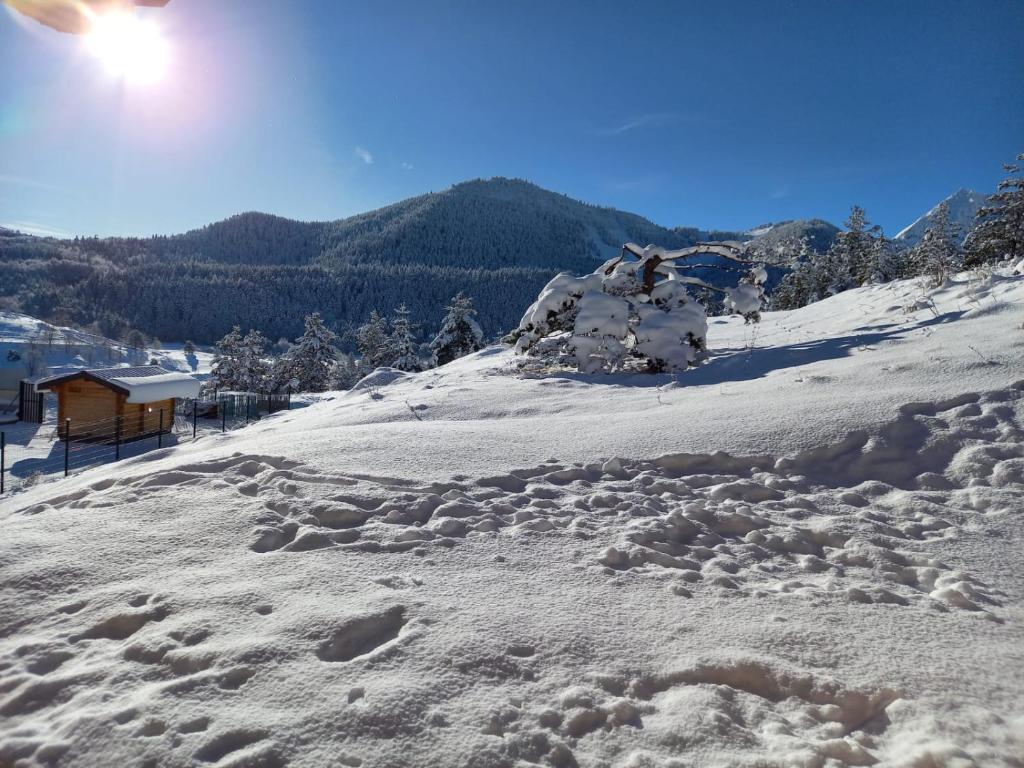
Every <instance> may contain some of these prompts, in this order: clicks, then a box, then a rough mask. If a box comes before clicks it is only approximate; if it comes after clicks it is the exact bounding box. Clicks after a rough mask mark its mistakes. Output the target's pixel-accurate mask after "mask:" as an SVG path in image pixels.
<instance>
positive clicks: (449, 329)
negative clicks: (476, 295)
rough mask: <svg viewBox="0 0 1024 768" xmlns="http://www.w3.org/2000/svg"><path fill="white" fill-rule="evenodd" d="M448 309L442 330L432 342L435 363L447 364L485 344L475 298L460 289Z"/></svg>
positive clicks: (431, 348) (442, 323)
mask: <svg viewBox="0 0 1024 768" xmlns="http://www.w3.org/2000/svg"><path fill="white" fill-rule="evenodd" d="M447 309H448V314H446V315H445V317H444V320H442V321H441V330H440V331H438V333H437V336H435V337H434V340H433V341H432V342H430V351H431V352H432V353H433V357H434V362H435V365H445V364H446V363H450V362H451V361H452V360H456V359H458V358H460V357H464V356H466V355H468V354H471V353H473V352H476V351H477V350H480V349H483V346H484V332H483V331H482V330H481V329H480V325H479V324H478V323H477V321H476V319H475V315H476V309H474V308H473V300H472V299H471V298H469V297H468V296H464V295H463V294H462V292H461V291H460V292H459V293H458V294H457V295H456V296H455V297H454V298H452V300H451V304H449V305H448V308H447Z"/></svg>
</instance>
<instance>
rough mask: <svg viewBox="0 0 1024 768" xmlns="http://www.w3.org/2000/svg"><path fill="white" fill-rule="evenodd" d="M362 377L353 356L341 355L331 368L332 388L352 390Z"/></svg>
mask: <svg viewBox="0 0 1024 768" xmlns="http://www.w3.org/2000/svg"><path fill="white" fill-rule="evenodd" d="M361 377H362V371H361V370H360V368H359V364H358V363H357V362H356V361H355V360H354V359H353V358H352V356H351V355H347V354H344V353H342V354H339V355H338V359H337V360H335V361H334V365H333V366H331V374H330V381H329V384H330V388H331V389H351V388H352V385H353V384H355V383H356V382H357V381H359V379H360V378H361Z"/></svg>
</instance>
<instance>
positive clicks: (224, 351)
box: [207, 325, 242, 390]
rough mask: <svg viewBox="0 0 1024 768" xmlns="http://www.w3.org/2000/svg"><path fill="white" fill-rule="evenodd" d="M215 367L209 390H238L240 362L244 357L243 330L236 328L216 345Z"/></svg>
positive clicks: (213, 367)
mask: <svg viewBox="0 0 1024 768" xmlns="http://www.w3.org/2000/svg"><path fill="white" fill-rule="evenodd" d="M214 349H215V352H214V355H213V365H212V366H211V368H210V378H209V379H208V380H207V388H208V389H211V390H224V389H228V390H231V389H237V386H238V372H239V368H240V365H239V361H240V359H241V356H242V329H241V327H239V326H237V325H236V326H234V327H233V328H232V329H231V330H230V331H229V332H228V333H227V334H225V335H224V337H223V338H222V339H221V340H220V341H218V342H217V343H216V345H214Z"/></svg>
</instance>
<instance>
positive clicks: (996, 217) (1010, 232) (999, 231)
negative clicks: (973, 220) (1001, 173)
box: [964, 154, 1024, 267]
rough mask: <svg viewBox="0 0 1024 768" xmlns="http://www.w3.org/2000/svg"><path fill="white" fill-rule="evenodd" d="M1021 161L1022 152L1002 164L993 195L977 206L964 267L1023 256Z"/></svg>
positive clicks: (1022, 183) (1011, 260)
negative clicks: (1003, 175)
mask: <svg viewBox="0 0 1024 768" xmlns="http://www.w3.org/2000/svg"><path fill="white" fill-rule="evenodd" d="M1021 162H1024V154H1020V155H1017V163H1008V164H1006V165H1004V166H1003V168H1004V170H1005V171H1006V173H1007V174H1008V176H1007V178H1005V179H1003V180H1002V181H1001V182H999V188H998V189H997V190H996V192H995V194H993V195H990V196H989V198H988V200H986V201H985V205H984V206H982V207H981V209H979V211H978V215H977V224H976V225H975V227H974V229H973V230H972V231H971V233H970V235H969V236H968V238H967V242H966V244H965V247H966V250H967V258H966V259H965V262H964V264H965V266H968V267H976V266H980V265H982V264H992V263H995V262H998V261H1003V260H1007V261H1009V262H1010V263H1011V264H1013V263H1015V262H1017V261H1019V260H1020V259H1022V258H1024V176H1022V175H1018V174H1020V172H1021V166H1020V163H1021Z"/></svg>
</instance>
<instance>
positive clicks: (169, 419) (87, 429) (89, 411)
mask: <svg viewBox="0 0 1024 768" xmlns="http://www.w3.org/2000/svg"><path fill="white" fill-rule="evenodd" d="M53 390H54V391H55V392H56V393H57V418H58V419H59V422H60V428H61V430H63V429H64V424H65V420H66V419H71V437H72V439H73V440H78V439H83V440H88V439H93V440H108V439H113V438H114V436H115V426H114V417H116V416H122V417H123V419H122V421H121V439H122V440H130V439H131V438H133V437H138V436H139V435H146V434H155V433H156V431H157V430H158V429H159V428H160V411H161V409H163V425H164V429H165V430H169V429H170V428H171V426H172V424H173V421H174V398H170V399H168V400H158V401H157V402H153V403H127V402H125V400H126V399H127V397H126V396H125V395H122V394H120V393H118V392H115V391H114V390H112V389H110V388H108V387H105V386H103V385H102V384H98V383H96V382H95V381H89V380H88V379H77V380H74V381H68V382H65V383H63V384H60V385H57V386H54V387H53Z"/></svg>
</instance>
